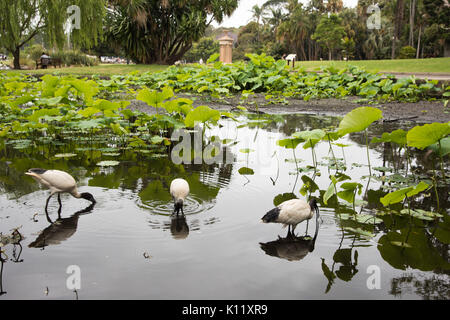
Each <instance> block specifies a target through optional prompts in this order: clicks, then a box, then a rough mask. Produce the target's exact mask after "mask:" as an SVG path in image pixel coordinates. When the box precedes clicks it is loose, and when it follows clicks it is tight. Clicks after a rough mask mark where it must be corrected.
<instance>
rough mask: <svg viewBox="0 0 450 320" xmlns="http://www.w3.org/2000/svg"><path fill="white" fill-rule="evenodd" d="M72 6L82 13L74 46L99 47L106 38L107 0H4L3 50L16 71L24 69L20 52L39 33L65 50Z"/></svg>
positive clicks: (1, 1) (0, 5) (0, 9)
mask: <svg viewBox="0 0 450 320" xmlns="http://www.w3.org/2000/svg"><path fill="white" fill-rule="evenodd" d="M72 5H77V6H78V7H79V8H80V13H81V14H80V19H81V23H80V29H74V30H73V32H72V36H71V39H72V41H73V43H74V44H75V45H83V46H84V47H90V46H92V45H94V44H96V43H97V41H98V39H99V38H100V37H101V34H102V19H103V16H104V12H105V2H104V1H103V0H59V1H54V0H15V1H11V0H0V12H1V13H0V46H2V47H4V48H6V50H8V51H9V52H10V53H11V54H12V55H13V57H14V69H20V50H21V49H22V48H23V47H24V45H26V44H27V43H29V42H30V41H31V40H32V39H33V38H34V37H35V36H36V35H38V34H39V33H43V34H44V35H45V37H46V39H47V41H48V42H49V43H51V44H52V45H57V46H58V47H60V48H61V47H62V46H63V44H64V41H65V39H66V37H65V34H64V30H65V28H64V24H65V23H66V21H67V19H68V18H69V16H70V13H68V12H67V9H68V8H69V6H72Z"/></svg>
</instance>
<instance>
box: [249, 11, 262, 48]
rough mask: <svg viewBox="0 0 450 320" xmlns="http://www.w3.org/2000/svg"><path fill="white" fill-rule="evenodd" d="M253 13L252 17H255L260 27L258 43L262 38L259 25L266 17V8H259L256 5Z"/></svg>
mask: <svg viewBox="0 0 450 320" xmlns="http://www.w3.org/2000/svg"><path fill="white" fill-rule="evenodd" d="M251 12H252V15H253V19H255V22H256V23H257V25H258V30H257V39H258V41H260V36H259V34H260V30H259V29H260V26H259V23H260V21H261V18H262V17H263V15H264V7H260V6H258V5H257V4H255V5H254V6H253V8H252V10H251Z"/></svg>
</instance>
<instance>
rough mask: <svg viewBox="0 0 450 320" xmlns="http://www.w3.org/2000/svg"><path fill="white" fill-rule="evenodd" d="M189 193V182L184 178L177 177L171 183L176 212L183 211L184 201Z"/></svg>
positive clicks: (171, 193)
mask: <svg viewBox="0 0 450 320" xmlns="http://www.w3.org/2000/svg"><path fill="white" fill-rule="evenodd" d="M188 194H189V183H188V182H187V181H186V180H184V179H175V180H173V181H172V183H171V184H170V195H171V196H172V199H173V201H174V202H175V209H174V211H173V212H174V213H175V212H176V213H177V214H178V213H179V212H180V210H181V212H182V213H183V214H184V211H183V203H184V200H185V199H186V197H187V195H188Z"/></svg>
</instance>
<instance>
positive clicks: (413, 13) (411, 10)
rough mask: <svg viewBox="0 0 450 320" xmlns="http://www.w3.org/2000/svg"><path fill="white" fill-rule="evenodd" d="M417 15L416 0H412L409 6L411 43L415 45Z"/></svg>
mask: <svg viewBox="0 0 450 320" xmlns="http://www.w3.org/2000/svg"><path fill="white" fill-rule="evenodd" d="M415 16H416V0H411V2H410V8H409V45H410V46H411V47H413V46H414V20H415Z"/></svg>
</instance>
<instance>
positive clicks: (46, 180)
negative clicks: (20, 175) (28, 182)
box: [25, 168, 96, 213]
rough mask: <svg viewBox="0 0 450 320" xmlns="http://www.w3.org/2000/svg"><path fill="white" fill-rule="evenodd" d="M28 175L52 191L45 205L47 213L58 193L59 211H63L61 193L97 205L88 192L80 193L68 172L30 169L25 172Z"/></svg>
mask: <svg viewBox="0 0 450 320" xmlns="http://www.w3.org/2000/svg"><path fill="white" fill-rule="evenodd" d="M25 174H26V175H29V176H31V177H33V178H34V179H35V180H36V181H38V182H39V183H41V184H42V185H44V186H46V187H47V188H49V189H50V196H49V197H48V198H47V202H46V203H45V212H46V213H47V207H48V202H49V201H50V198H51V197H52V196H53V195H54V194H55V193H57V194H58V202H59V206H60V207H59V209H60V210H61V207H62V204H61V198H60V194H61V193H70V194H71V195H72V196H74V197H75V198H78V199H80V198H83V199H86V200H89V201H91V202H92V203H93V204H95V203H96V201H95V199H94V197H93V196H92V194H90V193H88V192H84V193H79V192H78V190H77V183H76V181H75V179H74V178H73V177H72V176H71V175H70V174H68V173H67V172H64V171H61V170H46V169H40V168H33V169H29V170H28V172H25Z"/></svg>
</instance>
